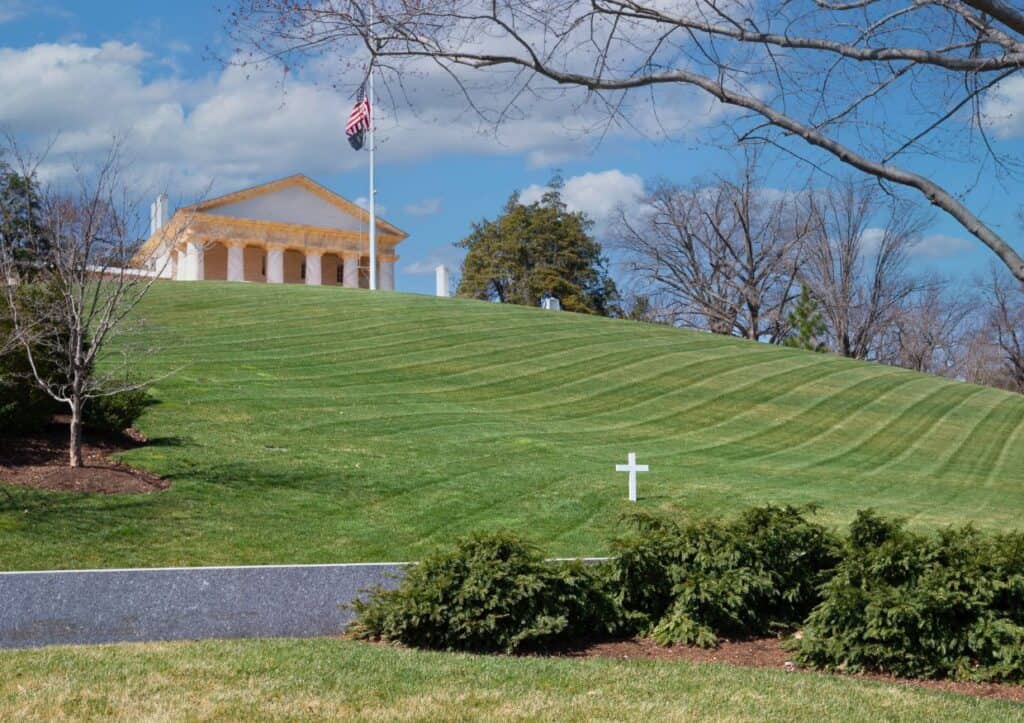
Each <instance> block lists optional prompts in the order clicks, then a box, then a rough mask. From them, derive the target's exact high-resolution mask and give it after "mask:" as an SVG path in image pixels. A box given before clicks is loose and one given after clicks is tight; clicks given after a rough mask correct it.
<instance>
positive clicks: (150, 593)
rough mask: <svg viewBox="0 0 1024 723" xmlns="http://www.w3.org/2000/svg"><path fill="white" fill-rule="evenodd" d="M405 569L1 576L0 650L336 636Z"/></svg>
mask: <svg viewBox="0 0 1024 723" xmlns="http://www.w3.org/2000/svg"><path fill="white" fill-rule="evenodd" d="M404 566H405V563H369V564H352V565H265V566H246V567H185V568H158V569H132V570H64V571H47V572H5V573H0V648H30V647H38V646H42V645H64V644H72V643H109V642H120V641H143V640H150V641H153V640H195V639H199V638H260V637H311V636H317V635H332V634H337V633H340V632H342V631H343V630H344V629H345V626H346V625H347V624H348V622H349V621H350V620H351V618H352V613H351V611H350V610H348V609H347V608H346V607H345V606H347V605H348V604H349V603H351V602H352V601H353V600H355V599H356V598H357V597H360V596H361V594H362V593H364V591H365V590H366V589H367V588H369V587H372V586H374V585H383V586H385V587H394V586H395V585H396V584H397V582H398V580H399V579H400V577H401V575H402V570H403V568H404Z"/></svg>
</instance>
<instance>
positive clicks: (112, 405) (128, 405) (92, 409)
mask: <svg viewBox="0 0 1024 723" xmlns="http://www.w3.org/2000/svg"><path fill="white" fill-rule="evenodd" d="M149 401H150V400H149V392H148V391H146V389H144V388H142V389H132V390H129V391H126V392H118V393H117V394H111V395H109V396H106V397H95V398H93V399H90V400H89V403H88V404H86V405H85V409H84V410H83V412H82V416H83V420H84V422H85V425H86V426H87V427H89V428H91V429H93V430H95V431H98V432H108V433H112V434H117V433H119V432H123V431H124V430H126V429H128V428H129V427H131V426H132V425H133V424H135V420H137V419H138V418H139V417H140V416H141V415H142V411H143V410H144V409H145V408H146V406H147V405H148V404H149Z"/></svg>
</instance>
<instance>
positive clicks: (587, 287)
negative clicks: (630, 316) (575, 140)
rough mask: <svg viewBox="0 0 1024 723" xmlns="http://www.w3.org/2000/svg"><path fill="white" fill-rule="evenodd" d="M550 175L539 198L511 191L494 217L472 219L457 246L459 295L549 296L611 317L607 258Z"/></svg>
mask: <svg viewBox="0 0 1024 723" xmlns="http://www.w3.org/2000/svg"><path fill="white" fill-rule="evenodd" d="M561 189H562V183H561V179H559V178H557V177H556V178H555V179H554V180H553V181H552V182H551V184H550V185H549V187H548V190H547V192H546V193H545V194H544V196H543V197H542V198H541V200H540V201H537V202H534V203H530V204H523V203H522V202H521V200H520V197H519V194H518V193H514V194H512V196H511V198H509V200H508V203H507V204H505V210H504V212H503V213H502V214H501V215H500V216H499V217H498V218H497V219H495V220H493V221H489V220H486V219H485V220H483V221H481V222H480V223H476V224H474V225H473V231H472V233H470V235H469V236H468V237H466V238H465V239H463V240H462V241H459V242H458V243H457V244H456V246H460V247H461V248H464V249H468V253H467V254H466V258H465V260H464V261H463V262H462V277H461V279H460V281H459V287H458V292H457V293H458V294H459V295H460V296H468V297H471V298H475V299H488V300H491V301H497V302H500V303H503V304H521V305H524V306H537V305H538V304H539V303H540V300H541V299H542V298H543V297H545V296H549V295H550V296H554V297H556V298H557V299H558V300H559V301H560V302H561V304H562V308H564V309H566V310H567V311H576V312H583V313H589V314H600V315H602V316H610V315H612V314H613V313H615V312H616V311H617V306H616V304H617V301H618V291H617V290H616V288H615V282H614V281H612V279H611V277H610V276H609V274H608V269H607V266H608V262H607V259H606V258H605V257H604V255H603V254H602V251H601V244H599V243H598V242H597V241H596V240H594V238H593V237H591V235H590V228H591V226H592V223H591V222H590V221H589V220H588V219H587V217H586V215H584V214H583V213H576V212H570V211H569V210H568V209H567V208H566V206H565V203H564V202H563V200H562V192H561Z"/></svg>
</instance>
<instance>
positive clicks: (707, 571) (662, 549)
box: [612, 506, 840, 647]
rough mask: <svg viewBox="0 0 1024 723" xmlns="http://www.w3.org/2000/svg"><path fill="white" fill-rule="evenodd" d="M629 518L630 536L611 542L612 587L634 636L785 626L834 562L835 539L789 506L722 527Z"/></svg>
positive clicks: (677, 636)
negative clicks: (613, 556)
mask: <svg viewBox="0 0 1024 723" xmlns="http://www.w3.org/2000/svg"><path fill="white" fill-rule="evenodd" d="M631 519H632V521H633V523H634V527H635V529H636V532H635V534H633V535H631V536H630V537H627V538H625V539H622V540H619V541H617V542H616V543H615V552H616V557H615V559H614V561H613V563H612V570H613V573H612V583H613V587H614V588H615V589H616V590H617V591H618V600H619V603H620V604H621V606H622V608H623V611H624V613H625V615H626V617H627V618H628V619H629V620H630V621H631V622H632V623H633V624H634V626H635V629H636V631H637V632H641V633H645V634H650V635H651V636H653V637H654V638H655V640H657V641H658V642H660V643H662V644H666V645H671V644H676V643H684V644H690V645H699V646H702V647H713V646H714V645H716V644H717V643H718V639H719V637H720V636H725V637H732V638H742V637H750V636H754V635H765V634H770V633H775V632H780V631H784V630H790V629H793V628H795V627H797V626H799V625H800V623H801V622H802V621H803V619H804V618H805V617H806V616H807V614H808V613H809V612H810V611H811V609H812V608H813V607H814V606H815V605H816V604H817V603H818V602H819V601H820V596H819V588H820V586H821V585H822V584H823V583H824V582H825V581H826V580H827V579H828V577H829V576H830V574H831V571H832V569H833V568H834V567H835V565H836V564H837V563H838V562H839V552H840V544H839V541H838V539H836V538H835V537H834V536H833V535H831V534H830V533H829V532H828V531H827V530H826V529H825V528H824V527H823V526H821V525H818V524H815V523H813V522H810V521H808V520H807V519H805V517H804V515H803V513H802V512H801V510H799V509H797V508H794V507H773V506H767V507H758V508H753V509H750V510H748V511H747V512H745V513H744V514H743V515H741V516H740V517H739V519H737V520H735V521H731V522H723V521H719V520H706V521H699V522H686V523H683V524H679V523H675V522H672V521H669V520H665V519H662V518H657V517H652V516H649V515H642V514H641V515H634V516H632V518H631Z"/></svg>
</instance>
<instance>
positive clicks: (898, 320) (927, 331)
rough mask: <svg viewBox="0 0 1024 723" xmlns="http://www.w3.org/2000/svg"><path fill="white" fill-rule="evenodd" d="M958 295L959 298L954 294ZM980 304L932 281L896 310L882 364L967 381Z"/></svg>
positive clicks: (881, 358) (925, 283)
mask: <svg viewBox="0 0 1024 723" xmlns="http://www.w3.org/2000/svg"><path fill="white" fill-rule="evenodd" d="M951 294H955V296H953V295H951ZM976 309H977V305H976V304H975V303H974V301H973V300H972V299H971V298H970V297H969V296H967V295H965V294H964V293H963V292H962V290H960V289H951V288H950V286H949V284H948V283H947V282H945V281H943V280H942V279H937V278H933V279H929V280H927V281H925V282H924V283H923V285H922V286H921V288H920V289H919V290H918V291H917V292H916V293H914V294H912V295H911V296H910V297H909V298H908V299H906V300H905V302H904V304H903V305H902V306H901V307H900V308H899V309H898V310H897V311H896V313H895V315H894V318H893V321H892V326H891V328H890V329H889V332H888V334H886V337H887V339H886V340H885V341H883V343H882V351H881V353H880V354H879V361H882V362H884V363H886V364H892V365H893V366H900V367H904V368H905V369H913V370H914V371H918V372H925V373H927V374H938V375H942V376H948V377H955V378H963V377H964V376H965V370H964V362H965V358H966V356H967V347H968V345H969V336H970V333H971V329H970V323H971V321H972V319H973V316H974V312H975V311H976Z"/></svg>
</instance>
